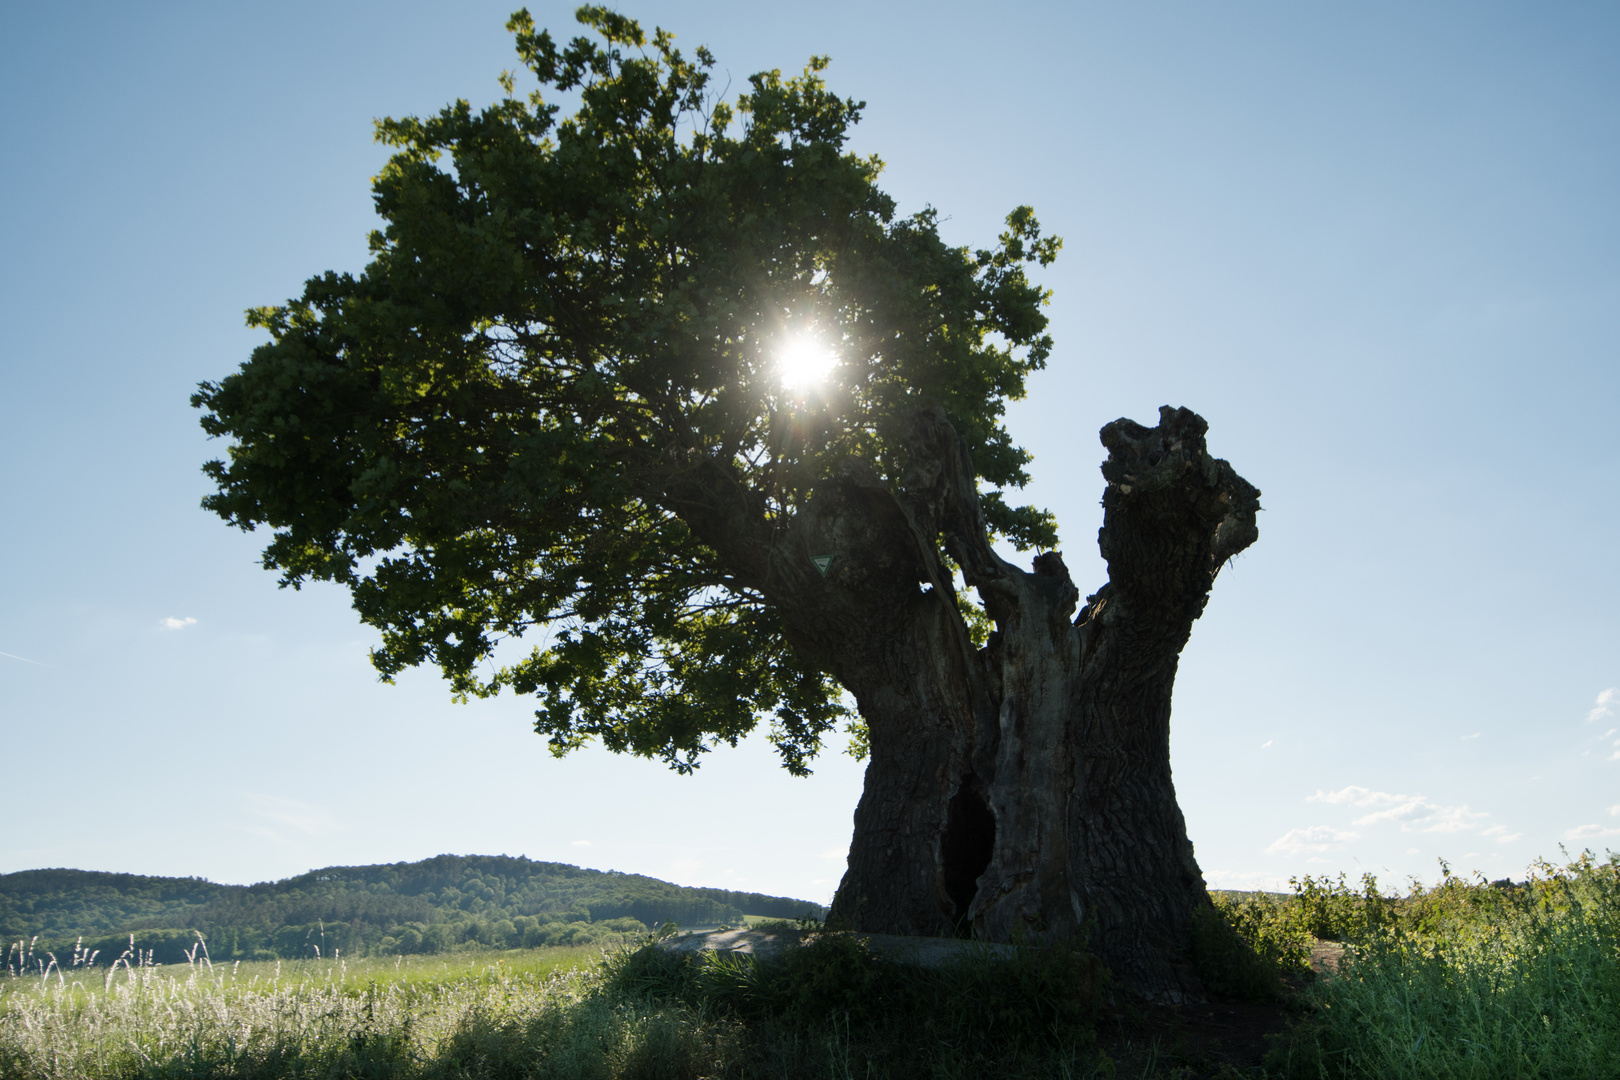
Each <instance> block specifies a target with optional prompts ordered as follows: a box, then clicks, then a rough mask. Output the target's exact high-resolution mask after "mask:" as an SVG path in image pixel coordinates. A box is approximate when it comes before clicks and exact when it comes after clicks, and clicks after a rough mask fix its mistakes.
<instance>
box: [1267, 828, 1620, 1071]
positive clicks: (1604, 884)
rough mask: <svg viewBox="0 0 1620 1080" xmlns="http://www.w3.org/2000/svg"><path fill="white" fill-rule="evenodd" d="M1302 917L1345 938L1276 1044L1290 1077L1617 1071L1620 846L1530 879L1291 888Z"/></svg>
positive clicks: (1545, 868) (1544, 868)
mask: <svg viewBox="0 0 1620 1080" xmlns="http://www.w3.org/2000/svg"><path fill="white" fill-rule="evenodd" d="M1293 907H1294V911H1293V913H1292V915H1293V917H1294V918H1295V919H1298V920H1303V921H1304V922H1306V923H1307V924H1309V925H1312V926H1314V928H1315V929H1317V930H1319V931H1323V932H1324V933H1329V934H1334V935H1335V936H1338V937H1339V938H1341V939H1342V940H1343V941H1345V942H1346V944H1347V946H1348V948H1347V949H1346V950H1345V952H1344V953H1343V955H1342V957H1341V958H1340V960H1339V963H1338V966H1337V970H1336V971H1330V972H1328V973H1326V974H1325V975H1324V977H1322V978H1321V979H1319V980H1317V981H1316V982H1315V983H1314V984H1312V985H1311V987H1310V988H1309V989H1308V991H1307V992H1306V1001H1307V1003H1308V1006H1309V1008H1310V1012H1309V1015H1308V1016H1307V1017H1306V1019H1305V1020H1304V1021H1303V1022H1301V1023H1300V1024H1299V1025H1298V1026H1297V1027H1296V1028H1295V1029H1294V1031H1293V1032H1292V1033H1291V1035H1290V1037H1289V1038H1288V1039H1287V1040H1286V1041H1284V1042H1283V1043H1282V1044H1281V1045H1279V1047H1278V1048H1277V1050H1276V1051H1275V1052H1274V1054H1273V1058H1272V1063H1273V1066H1274V1070H1275V1071H1277V1072H1280V1073H1282V1074H1283V1075H1287V1076H1294V1077H1311V1078H1316V1077H1379V1078H1386V1077H1387V1078H1393V1080H1401V1078H1408V1077H1410V1078H1424V1080H1429V1078H1433V1080H1453V1078H1455V1080H1486V1078H1490V1080H1497V1078H1527V1080H1528V1078H1532V1077H1534V1078H1563V1077H1568V1078H1571V1080H1576V1078H1580V1080H1588V1078H1596V1077H1620V856H1614V855H1611V856H1610V857H1609V859H1608V861H1606V862H1603V861H1598V860H1596V859H1594V858H1593V857H1592V856H1591V855H1590V854H1585V855H1582V856H1581V857H1580V858H1579V859H1577V860H1575V861H1574V862H1572V863H1569V864H1568V865H1566V866H1562V867H1559V866H1553V865H1551V864H1547V863H1541V864H1538V866H1537V867H1536V868H1535V870H1534V872H1532V874H1531V875H1530V877H1529V879H1528V880H1527V881H1526V882H1524V883H1521V884H1517V885H1514V884H1510V883H1507V882H1501V883H1497V884H1494V885H1492V884H1488V883H1486V882H1484V881H1482V880H1481V881H1475V882H1469V881H1466V880H1464V879H1462V878H1458V877H1454V876H1452V875H1451V874H1450V872H1449V869H1447V870H1446V872H1445V876H1444V878H1443V880H1442V881H1441V883H1440V885H1439V886H1437V887H1436V888H1433V889H1424V888H1422V887H1419V886H1415V885H1414V887H1413V888H1412V890H1411V892H1410V893H1409V895H1407V896H1405V897H1401V898H1385V897H1381V896H1379V895H1378V894H1377V890H1376V888H1375V883H1372V882H1370V881H1368V882H1366V883H1365V888H1364V890H1363V892H1362V893H1361V894H1360V895H1357V894H1354V893H1352V892H1350V890H1348V889H1347V888H1345V887H1344V886H1343V884H1342V882H1341V883H1340V885H1339V886H1338V887H1337V888H1335V887H1332V886H1330V885H1328V884H1326V883H1322V882H1316V883H1313V884H1312V887H1310V888H1299V887H1297V886H1296V897H1295V901H1294V905H1293Z"/></svg>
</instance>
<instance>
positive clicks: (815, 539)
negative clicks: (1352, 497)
mask: <svg viewBox="0 0 1620 1080" xmlns="http://www.w3.org/2000/svg"><path fill="white" fill-rule="evenodd" d="M1206 429H1207V425H1206V424H1205V422H1204V421H1203V419H1202V418H1200V417H1199V416H1198V415H1196V414H1195V413H1193V412H1191V411H1189V410H1186V409H1171V408H1169V407H1166V408H1163V409H1161V410H1160V415H1159V423H1158V425H1157V426H1155V427H1152V428H1147V427H1143V426H1142V425H1139V424H1136V423H1133V422H1131V421H1129V420H1117V421H1115V422H1113V423H1111V424H1109V425H1107V426H1106V427H1104V428H1103V430H1102V433H1101V434H1102V442H1103V445H1104V446H1105V447H1106V448H1107V450H1108V457H1107V460H1106V461H1105V462H1104V463H1103V467H1102V472H1103V477H1104V479H1105V480H1106V482H1107V486H1106V488H1105V490H1104V494H1103V508H1104V523H1103V528H1102V530H1101V532H1100V534H1099V536H1098V543H1099V545H1100V547H1101V550H1102V554H1103V557H1104V559H1105V560H1106V561H1107V563H1108V569H1109V581H1108V582H1107V584H1105V585H1104V586H1103V587H1102V588H1101V589H1099V590H1098V591H1097V592H1096V593H1095V594H1093V595H1092V596H1090V597H1088V598H1087V599H1086V601H1085V603H1084V604H1083V605H1081V604H1080V603H1079V591H1078V590H1077V589H1076V588H1075V586H1074V584H1073V582H1072V581H1071V580H1070V578H1069V573H1068V570H1067V569H1066V568H1065V566H1064V563H1063V558H1062V556H1061V555H1060V554H1059V553H1058V552H1055V551H1054V552H1047V553H1044V554H1041V555H1038V556H1037V557H1036V558H1035V559H1034V563H1033V566H1032V568H1031V570H1029V571H1025V570H1023V569H1020V568H1019V567H1016V566H1013V565H1012V564H1010V563H1008V562H1006V561H1005V560H1003V559H1002V558H1001V557H1000V556H998V555H997V554H996V553H995V551H994V550H993V549H992V548H991V546H990V543H989V540H988V529H987V527H986V524H985V521H984V517H983V514H982V512H981V510H980V507H979V502H978V496H977V494H976V486H975V480H974V472H973V468H972V464H971V462H970V461H969V460H968V455H967V451H966V448H965V446H964V444H963V443H962V440H961V439H960V438H959V437H958V436H957V434H956V432H955V431H954V430H953V429H952V428H951V426H950V424H949V423H948V421H947V420H946V418H945V415H944V413H943V411H941V410H938V409H934V410H928V411H924V412H923V413H921V414H920V415H919V416H918V419H917V422H916V424H915V428H914V430H913V433H912V436H911V439H910V442H909V446H908V452H909V465H908V471H907V473H906V475H905V476H904V477H903V479H902V482H901V484H900V490H899V491H893V490H891V489H890V488H889V487H888V486H887V485H885V484H884V483H883V482H882V481H881V480H880V479H879V478H878V477H876V476H875V475H873V474H872V473H871V471H870V469H869V468H868V467H867V466H865V465H863V464H862V463H860V462H856V461H850V462H848V463H846V464H845V466H844V467H843V468H842V470H841V471H840V474H839V475H838V476H836V477H834V478H832V479H831V480H829V481H827V482H825V483H823V484H821V485H819V486H818V487H817V488H816V489H815V491H814V492H813V494H812V497H811V499H810V501H809V504H808V506H807V507H806V508H805V510H804V511H803V512H802V513H800V514H799V515H797V516H796V517H795V518H794V519H793V520H792V521H791V522H789V523H788V524H787V525H786V527H785V528H776V529H772V528H770V527H768V526H767V525H766V524H765V520H764V517H763V515H761V514H759V513H757V512H754V509H753V508H751V507H750V506H749V505H748V502H749V498H750V497H749V496H748V494H747V493H746V491H745V490H744V489H742V488H741V486H740V485H739V484H736V482H735V481H732V480H729V479H728V478H727V476H726V475H725V473H724V470H723V469H721V468H719V467H718V466H709V465H706V464H700V465H699V466H698V467H696V468H694V469H693V470H692V471H691V472H689V473H688V474H687V480H686V484H687V486H686V487H685V488H684V489H681V491H680V492H676V493H675V495H676V502H677V503H678V504H680V505H681V506H683V507H684V510H683V511H682V515H683V517H686V518H687V520H689V521H692V522H693V523H694V528H695V529H696V531H698V532H699V534H700V535H702V536H703V537H704V539H705V540H706V541H707V542H708V543H710V544H711V545H713V546H714V547H715V548H716V549H717V551H719V553H720V555H721V557H722V559H723V560H724V561H725V562H726V563H727V564H728V565H729V566H732V567H735V568H737V569H738V570H739V572H740V578H741V579H742V580H746V581H748V582H749V583H750V584H751V585H752V586H753V587H755V588H757V589H759V590H760V592H761V593H762V594H763V595H764V596H765V597H766V598H767V600H768V601H769V602H770V603H772V604H773V605H774V606H775V607H776V608H777V609H778V610H779V611H780V612H781V614H782V617H783V621H784V625H785V626H786V628H787V633H788V636H789V638H790V640H791V641H792V642H793V643H794V645H795V647H797V648H799V649H801V650H804V651H806V652H808V653H809V654H810V655H812V656H813V657H815V658H816V660H817V661H818V662H819V663H820V664H822V665H823V666H824V667H825V668H826V670H828V671H830V672H831V673H832V674H833V675H834V676H836V677H837V678H838V679H839V681H840V682H841V683H842V684H843V686H844V687H845V688H846V689H848V690H849V691H850V692H851V693H852V694H853V695H854V697H855V700H856V703H857V705H858V707H859V710H860V713H861V716H862V717H863V719H864V720H865V721H866V724H867V727H868V730H869V733H870V744H871V756H870V759H869V761H868V765H867V771H866V782H865V789H864V791H863V793H862V796H861V801H860V804H859V806H858V807H857V809H856V811H855V833H854V837H853V840H852V842H851V846H850V853H849V866H848V870H847V872H846V874H845V876H844V879H843V882H842V884H841V885H840V887H839V889H838V893H837V895H836V897H835V898H834V901H833V907H832V913H831V919H832V920H833V921H834V922H835V923H842V924H843V925H847V926H849V927H850V928H852V929H855V930H860V931H865V932H870V933H888V934H905V935H920V936H950V935H958V936H972V937H978V938H982V939H986V940H991V941H1012V940H1024V941H1030V942H1041V941H1050V940H1056V939H1061V938H1067V937H1074V936H1079V937H1082V938H1084V939H1085V940H1086V941H1088V943H1089V945H1090V947H1091V949H1092V950H1093V951H1094V952H1095V953H1096V954H1097V955H1098V956H1099V957H1100V958H1101V959H1102V960H1103V961H1104V962H1105V963H1106V964H1107V965H1108V966H1109V968H1110V969H1111V970H1112V972H1113V975H1114V978H1115V981H1116V984H1117V985H1120V986H1122V987H1123V988H1124V989H1125V990H1127V991H1128V992H1130V993H1133V994H1135V995H1137V996H1139V997H1142V998H1146V999H1149V1000H1157V1001H1166V1002H1181V1001H1194V1000H1200V999H1201V998H1202V996H1203V991H1202V988H1201V987H1200V985H1199V982H1198V979H1197V976H1196V975H1195V974H1194V972H1193V970H1192V968H1191V964H1190V961H1189V959H1188V953H1189V947H1190V944H1191V934H1192V926H1193V918H1194V913H1195V911H1196V910H1197V909H1198V907H1199V906H1200V905H1203V904H1208V903H1209V898H1208V894H1207V892H1206V889H1205V885H1204V880H1203V875H1202V873H1201V872H1200V871H1199V868H1198V863H1197V861H1196V860H1195V859H1194V857H1193V849H1192V843H1191V842H1190V841H1189V840H1188V838H1187V829H1186V824H1185V821H1184V819H1183V817H1182V814H1181V810H1180V807H1179V806H1178V805H1177V803H1176V795H1175V787H1174V784H1173V782H1172V780H1171V773H1170V701H1171V690H1172V688H1173V685H1174V682H1175V674H1176V665H1177V661H1178V659H1179V657H1180V654H1181V650H1182V647H1183V646H1184V645H1185V644H1186V642H1187V638H1188V635H1189V634H1190V632H1191V629H1192V623H1193V621H1194V620H1195V619H1197V618H1198V617H1199V615H1200V614H1202V612H1203V610H1204V605H1205V603H1206V602H1207V599H1208V595H1209V590H1210V587H1211V585H1212V584H1213V582H1214V580H1215V576H1216V575H1217V574H1218V573H1219V572H1220V569H1221V567H1222V566H1224V565H1225V563H1226V561H1227V560H1228V559H1230V558H1231V557H1232V556H1233V555H1235V554H1237V553H1238V552H1239V551H1241V550H1243V549H1244V548H1246V547H1247V546H1249V545H1250V544H1251V543H1253V542H1254V540H1255V539H1256V537H1257V535H1258V533H1257V530H1256V527H1255V514H1256V512H1257V511H1258V510H1259V494H1260V493H1259V492H1258V491H1257V490H1256V489H1255V488H1254V487H1252V486H1251V485H1250V484H1249V483H1247V482H1246V481H1245V480H1243V479H1242V478H1241V477H1240V476H1238V475H1237V473H1235V472H1234V471H1233V470H1232V468H1231V466H1230V465H1228V464H1227V463H1226V462H1224V461H1221V460H1218V459H1215V458H1212V457H1210V455H1209V453H1208V451H1207V450H1206V448H1205V443H1204V434H1205V431H1206ZM672 492H674V489H673V488H672ZM699 508H701V509H702V511H703V512H702V513H698V512H697V511H698V509H699ZM942 547H943V551H944V553H946V554H948V555H949V556H950V558H951V559H952V560H953V561H954V562H955V563H956V565H957V566H958V567H960V568H961V571H962V575H963V578H964V579H965V581H966V582H967V584H968V585H969V586H971V587H972V588H974V589H976V590H977V592H978V594H979V597H980V599H981V600H982V601H983V603H984V606H985V609H986V610H987V612H988V613H989V615H990V617H991V618H992V619H993V621H994V623H995V632H994V633H993V634H992V636H991V639H990V642H989V643H988V645H986V646H985V647H983V648H979V649H975V648H974V646H973V644H972V642H971V641H970V639H969V636H968V632H967V628H966V625H965V623H964V622H963V620H962V617H961V615H960V614H959V612H958V610H957V607H956V599H955V594H954V590H953V585H952V579H953V576H954V575H953V574H952V573H951V572H950V571H949V570H948V569H947V564H946V563H945V562H944V560H943V559H942V558H941V548H942ZM827 556H831V562H830V563H829V564H827V566H826V570H825V572H823V571H822V570H821V569H820V568H819V567H818V566H817V564H816V559H818V558H825V557H827Z"/></svg>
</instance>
